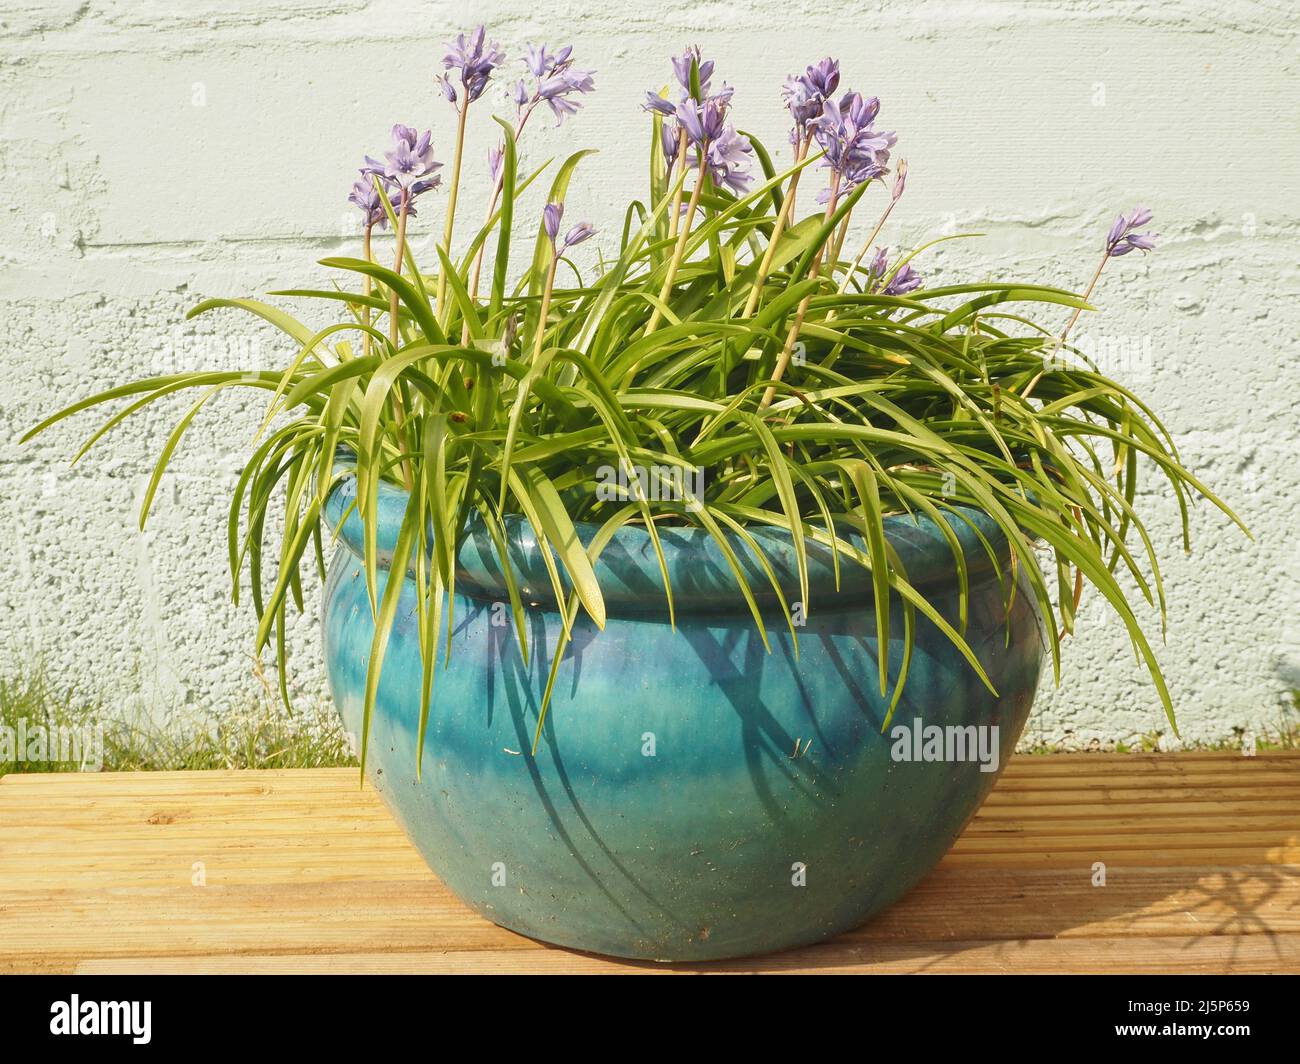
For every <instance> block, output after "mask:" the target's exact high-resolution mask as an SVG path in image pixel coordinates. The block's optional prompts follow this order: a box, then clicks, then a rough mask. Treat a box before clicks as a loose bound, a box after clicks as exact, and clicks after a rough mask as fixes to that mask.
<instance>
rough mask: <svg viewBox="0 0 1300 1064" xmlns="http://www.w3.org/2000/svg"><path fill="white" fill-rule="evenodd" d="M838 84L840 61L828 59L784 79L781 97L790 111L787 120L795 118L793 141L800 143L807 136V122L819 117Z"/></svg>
mask: <svg viewBox="0 0 1300 1064" xmlns="http://www.w3.org/2000/svg"><path fill="white" fill-rule="evenodd" d="M839 83H840V63H839V60H838V59H831V58H829V57H828V58H826V59H823V60H822V61H821V62H820V63H817V64H816V65H814V66H810V67H808V68H807V70H805V71H804V72H803V73H802V74H791V75H790V76H789V77H788V78H786V79H785V87H784V88H783V89H782V90H781V95H782V97H783V98H784V100H785V105H786V107H787V108H789V110H790V117H791V118H793V119H794V125H795V129H794V136H795V138H796V139H798V140H802V139H803V138H804V136H806V135H807V130H808V123H809V122H812V121H813V120H814V119H816V118H817V117H818V116H819V115H821V113H822V109H823V107H824V106H825V104H826V101H827V100H829V99H831V98H832V97H833V96H834V95H835V89H836V88H837V87H838V86H839Z"/></svg>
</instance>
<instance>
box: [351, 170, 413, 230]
mask: <svg viewBox="0 0 1300 1064" xmlns="http://www.w3.org/2000/svg"><path fill="white" fill-rule="evenodd" d="M348 202H349V203H354V204H356V206H358V207H360V208H361V212H362V214H364V215H365V216H366V225H367V226H372V225H378V226H379V228H380V229H384V228H386V227H387V225H388V215H387V214H385V213H384V201H383V200H382V199H380V198H379V190H378V189H377V188H375V179H374V178H373V177H371V176H370V174H369V173H368V172H367V171H365V170H362V171H361V176H360V177H359V178H357V179H356V181H354V182H353V183H352V191H351V192H350V193H349V194H348ZM408 213H409V212H408Z"/></svg>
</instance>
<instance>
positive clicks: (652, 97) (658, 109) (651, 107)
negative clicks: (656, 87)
mask: <svg viewBox="0 0 1300 1064" xmlns="http://www.w3.org/2000/svg"><path fill="white" fill-rule="evenodd" d="M641 106H642V107H644V108H645V109H646V110H647V111H650V112H652V113H657V114H661V115H667V116H668V117H669V118H672V117H673V116H674V115H676V114H677V105H676V104H675V103H673V101H672V100H669V99H667V98H666V97H663V96H660V95H659V93H657V92H647V93H646V94H645V103H643V104H642V105H641Z"/></svg>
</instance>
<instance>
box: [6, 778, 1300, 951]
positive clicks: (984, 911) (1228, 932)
mask: <svg viewBox="0 0 1300 1064" xmlns="http://www.w3.org/2000/svg"><path fill="white" fill-rule="evenodd" d="M1096 862H1103V863H1104V864H1105V866H1106V885H1105V886H1094V885H1093V878H1094V866H1095V864H1096ZM200 870H201V873H202V875H201V878H202V881H203V885H201V886H196V885H194V880H195V879H196V876H197V874H198V872H199V871H200ZM73 970H77V971H85V972H106V971H157V972H197V971H304V972H316V971H320V972H329V971H374V972H402V971H455V972H499V971H524V972H562V971H563V972H597V973H603V972H609V973H620V972H642V971H684V972H697V971H720V972H723V971H725V972H740V971H744V972H749V971H774V972H776V971H780V972H838V971H862V972H882V973H883V972H912V971H915V972H925V971H932V972H974V971H993V972H996V971H1025V972H1053V971H1061V972H1066V971H1116V972H1118V971H1139V972H1141V971H1153V972H1170V973H1173V972H1227V971H1232V972H1237V971H1241V972H1270V971H1300V754H1297V753H1295V752H1282V753H1268V754H1261V755H1259V756H1258V757H1254V758H1246V757H1242V756H1241V755H1239V754H1231V753H1213V754H1186V755H1184V754H1179V755H1093V754H1086V755H1051V756H1045V757H1022V758H1017V759H1016V760H1013V761H1012V762H1011V763H1010V764H1009V765H1008V766H1007V770H1006V773H1005V774H1004V776H1003V778H1002V780H1001V781H1000V782H999V784H998V786H997V788H996V789H995V790H994V792H993V794H992V795H991V796H990V798H989V800H988V802H987V803H986V804H985V806H984V808H983V809H982V810H981V811H980V812H979V814H978V815H977V816H976V817H975V818H974V819H973V820H972V822H971V824H970V826H969V827H968V828H967V830H966V832H965V833H964V834H963V836H962V837H961V838H960V839H959V840H958V842H957V844H956V845H955V846H954V848H953V850H952V852H951V853H950V854H949V855H948V856H947V857H946V858H945V859H944V860H943V862H942V863H941V864H940V866H939V867H938V868H937V869H936V870H935V872H934V873H933V874H932V875H931V876H930V877H929V878H928V879H927V880H926V881H925V882H924V883H922V884H921V885H920V886H919V887H918V888H917V889H916V890H915V891H913V892H912V893H911V894H910V895H909V896H908V897H907V898H905V899H904V900H903V901H902V902H900V903H899V904H898V905H896V906H895V907H894V908H893V909H891V910H890V911H888V912H886V913H884V914H883V915H881V916H880V917H879V918H877V919H876V920H874V921H872V922H871V923H869V924H867V925H865V926H863V927H861V928H858V929H857V930H855V931H853V932H850V933H849V934H847V935H844V936H841V937H840V938H839V939H836V940H835V941H834V942H831V943H824V944H821V945H819V946H816V947H809V948H808V949H804V950H797V951H794V952H791V953H788V954H784V955H781V956H779V957H768V958H758V959H754V960H746V961H736V962H729V963H726V964H717V965H703V966H701V965H688V966H679V967H673V968H664V967H663V966H655V965H642V964H636V963H630V962H619V961H610V960H607V959H604V958H596V957H590V956H587V955H583V954H577V953H573V952H570V951H566V950H559V949H554V948H552V947H548V946H544V945H543V944H541V943H537V942H533V941H531V940H529V939H525V938H523V937H521V936H519V935H516V934H514V933H512V932H510V931H506V930H504V929H502V928H498V927H495V926H494V925H492V924H490V923H488V922H487V921H485V920H483V919H482V918H480V917H479V916H477V915H475V914H474V913H472V912H470V911H469V910H468V909H467V908H466V907H465V906H463V905H462V904H461V903H460V902H459V901H457V900H456V899H455V898H454V897H452V896H451V895H450V894H449V893H448V892H447V891H446V889H445V888H444V887H443V886H442V885H441V883H439V882H438V880H437V879H436V877H434V876H433V875H432V874H431V873H430V872H429V871H428V869H427V868H426V867H425V865H424V863H423V862H422V861H421V860H420V858H419V856H418V855H417V854H416V853H415V851H414V849H413V848H412V847H411V846H410V844H409V843H407V841H406V840H405V838H404V837H403V836H402V834H401V832H400V831H399V830H398V829H397V827H396V826H395V825H394V823H393V822H392V820H391V818H390V817H389V816H388V813H387V812H386V810H385V809H384V807H383V805H382V803H381V802H380V801H379V799H378V797H377V796H376V795H375V793H374V792H373V790H371V789H369V788H366V789H361V788H359V787H358V777H357V773H356V771H355V770H352V769H329V770H316V771H274V772H184V773H165V774H163V773H103V774H98V775H91V774H85V775H38V774H34V775H30V776H26V775H13V776H7V777H4V778H3V779H0V971H73Z"/></svg>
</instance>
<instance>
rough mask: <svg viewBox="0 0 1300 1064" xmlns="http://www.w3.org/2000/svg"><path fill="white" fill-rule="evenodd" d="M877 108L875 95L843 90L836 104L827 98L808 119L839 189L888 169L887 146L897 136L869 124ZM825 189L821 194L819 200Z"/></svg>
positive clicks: (891, 143) (853, 184)
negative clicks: (838, 180)
mask: <svg viewBox="0 0 1300 1064" xmlns="http://www.w3.org/2000/svg"><path fill="white" fill-rule="evenodd" d="M879 112H880V101H879V100H878V99H876V97H874V96H871V97H866V98H864V97H863V96H862V94H861V93H857V92H849V93H845V94H844V96H843V97H842V98H841V100H840V102H839V105H838V106H837V105H836V104H834V103H832V102H830V101H827V102H826V103H825V104H824V105H823V107H822V113H821V116H820V117H819V118H816V119H814V120H813V122H812V123H810V124H811V125H812V126H813V132H814V134H815V135H816V137H817V143H818V145H819V146H820V147H821V149H822V150H823V151H824V152H825V153H826V158H825V160H824V162H823V165H824V166H829V167H830V168H831V170H833V171H834V172H835V173H836V174H838V175H839V178H840V191H841V192H847V191H848V190H849V189H851V188H853V187H855V186H856V185H860V184H862V183H863V182H864V181H870V180H871V179H872V178H875V177H880V176H881V175H882V174H884V173H887V172H888V169H889V149H890V148H892V147H893V146H894V143H895V141H897V139H898V138H897V136H896V135H895V134H893V133H886V132H882V131H880V130H877V129H875V128H873V123H874V122H875V120H876V115H877V114H878V113H879ZM828 196H829V192H828V193H827V194H826V195H824V196H823V197H822V200H823V202H824V201H825V199H826V198H827V197H828Z"/></svg>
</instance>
